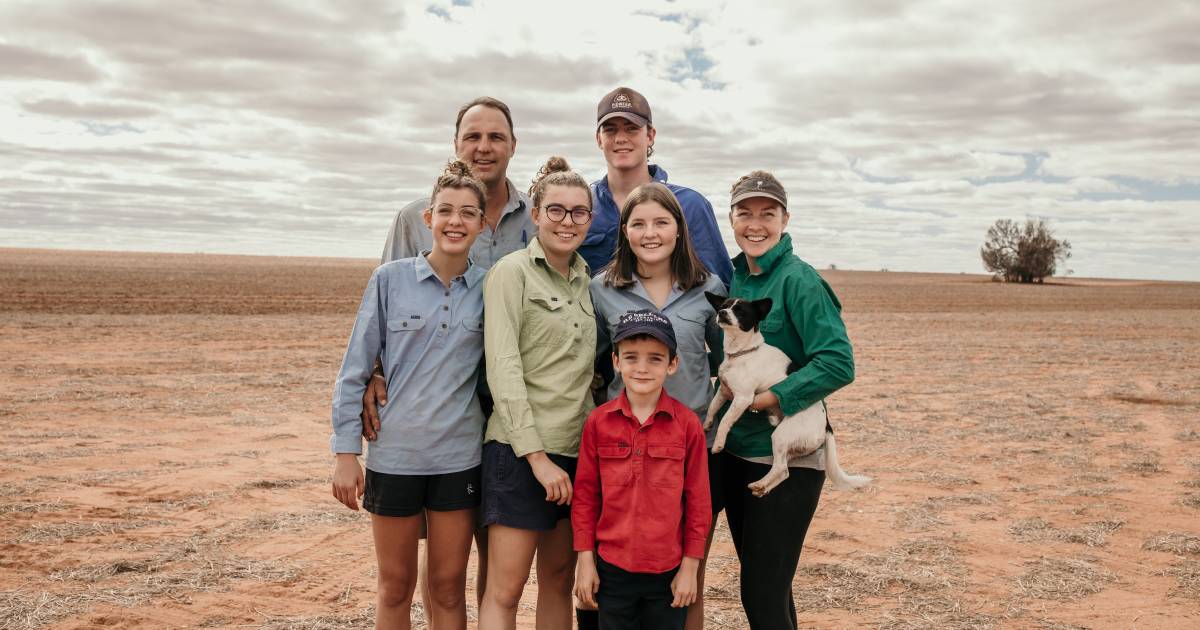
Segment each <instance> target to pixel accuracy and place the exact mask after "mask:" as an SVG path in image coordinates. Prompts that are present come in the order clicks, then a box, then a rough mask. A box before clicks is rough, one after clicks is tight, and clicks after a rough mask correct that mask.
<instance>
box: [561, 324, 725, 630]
mask: <svg viewBox="0 0 1200 630" xmlns="http://www.w3.org/2000/svg"><path fill="white" fill-rule="evenodd" d="M613 343H614V347H615V348H616V350H615V351H614V352H613V368H614V369H615V370H616V371H618V372H620V374H621V378H622V379H623V380H624V382H625V389H624V391H622V392H621V395H620V396H619V397H617V398H616V399H614V400H611V401H609V402H607V403H605V404H603V405H601V406H599V407H597V408H596V409H595V410H594V411H593V412H592V413H591V415H590V416H588V419H587V422H586V423H585V424H584V426H583V436H582V438H581V441H580V445H579V459H578V463H577V468H576V473H575V494H574V497H573V501H572V504H571V527H572V530H573V531H574V538H575V550H576V551H577V552H578V553H579V557H578V561H577V564H576V569H575V571H576V576H575V596H576V597H578V598H579V599H580V600H581V601H582V602H584V603H585V604H588V605H590V606H598V607H599V609H600V613H599V621H600V628H602V629H604V630H625V629H633V628H646V629H649V628H653V629H655V630H658V629H660V628H668V629H670V628H673V629H677V630H682V628H683V625H684V620H685V618H686V615H687V606H688V605H690V604H691V603H692V602H694V601H695V599H696V570H697V567H698V566H699V563H700V560H701V559H702V558H703V557H704V546H705V542H706V540H707V538H708V529H709V526H710V525H711V522H712V511H711V510H712V508H711V506H710V498H709V490H708V453H707V450H706V449H705V445H704V431H703V429H701V428H700V421H699V419H698V418H697V417H696V414H695V413H693V412H692V411H691V410H690V409H688V408H687V406H685V405H684V404H683V403H681V402H679V401H677V400H675V399H674V398H672V397H671V396H670V395H668V394H667V392H666V391H664V390H663V381H665V380H666V378H667V375H668V374H671V373H673V372H674V371H675V370H676V368H677V367H678V363H679V360H678V358H677V357H676V353H675V351H676V342H675V331H674V329H673V328H672V327H671V321H670V320H669V319H667V318H666V317H665V316H664V315H662V314H661V313H658V312H656V311H652V310H648V309H647V310H640V311H632V312H629V313H626V314H625V315H622V316H621V318H620V320H619V323H618V324H617V329H616V333H615V334H614V335H613Z"/></svg>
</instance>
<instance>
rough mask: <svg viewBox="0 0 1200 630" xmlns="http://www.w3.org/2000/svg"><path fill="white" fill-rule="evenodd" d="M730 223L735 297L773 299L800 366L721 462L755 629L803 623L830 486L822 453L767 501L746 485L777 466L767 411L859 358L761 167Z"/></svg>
mask: <svg viewBox="0 0 1200 630" xmlns="http://www.w3.org/2000/svg"><path fill="white" fill-rule="evenodd" d="M730 206H731V209H730V213H729V219H730V223H731V224H732V226H733V235H734V239H735V240H736V241H737V244H738V247H740V248H741V250H742V253H741V254H739V255H738V256H737V257H736V258H734V259H733V267H734V272H733V284H732V286H731V287H730V289H729V295H730V297H735V298H743V299H746V300H758V299H762V298H765V297H769V298H771V300H772V308H771V312H770V314H768V315H767V317H766V318H765V319H763V321H762V323H761V325H760V331H761V332H762V335H763V338H764V340H765V341H766V342H767V343H768V344H770V345H772V346H775V347H777V348H779V349H780V350H783V351H784V353H786V354H787V355H788V357H789V358H790V359H791V360H792V362H793V363H794V364H795V366H797V369H796V370H795V371H793V372H791V373H790V374H789V375H788V377H787V378H786V379H784V380H783V381H781V382H779V383H777V384H776V385H774V386H772V387H771V388H770V389H769V390H767V391H765V392H763V393H761V394H759V395H757V396H756V397H755V399H754V403H753V404H752V405H751V411H748V412H746V413H745V414H744V415H743V416H742V418H741V420H740V421H738V423H737V424H735V425H734V427H733V429H732V430H731V431H730V433H729V439H728V441H727V442H726V447H725V450H724V451H722V452H721V453H720V454H719V455H718V456H717V457H718V458H719V459H720V467H721V484H722V486H723V493H724V497H725V516H726V518H727V519H728V522H729V532H730V534H731V535H732V537H733V543H734V548H735V549H736V550H737V554H738V560H740V561H741V565H742V571H741V596H742V607H743V608H744V609H745V612H746V617H747V620H748V621H749V623H750V627H751V628H752V629H769V630H776V629H779V628H795V627H796V610H795V605H794V603H793V599H792V578H793V577H795V575H796V566H797V564H798V563H799V561H800V549H801V547H803V545H804V536H805V534H806V533H807V532H808V525H809V523H810V522H811V521H812V517H813V514H814V513H815V512H816V509H817V500H818V499H819V498H820V495H821V486H822V485H823V484H824V481H825V472H824V450H823V449H822V450H818V451H817V452H816V453H814V454H812V455H810V456H807V457H800V458H795V459H793V460H791V461H789V462H788V469H789V471H788V472H789V476H788V478H787V479H786V480H785V481H784V482H783V483H781V484H780V485H779V486H778V487H776V488H775V489H774V490H773V491H772V492H771V493H770V494H767V495H766V496H764V497H761V498H759V497H755V496H754V495H753V494H751V493H750V490H749V489H748V488H747V484H749V483H751V482H754V481H757V480H758V479H760V478H762V477H763V475H765V474H766V473H767V471H768V470H770V468H771V431H772V429H773V427H772V426H771V425H770V423H769V422H768V421H767V417H766V414H764V413H760V411H761V410H763V409H768V408H771V407H773V406H775V405H778V406H779V407H780V409H781V410H782V411H783V413H784V415H792V414H795V413H797V412H799V411H801V410H803V409H807V408H808V407H810V406H813V405H822V410H823V409H824V399H825V398H826V397H827V396H829V395H830V394H832V393H833V392H835V391H837V390H838V389H840V388H842V387H844V386H846V385H848V384H850V382H851V381H853V380H854V354H853V351H852V349H851V347H850V340H849V338H848V337H847V336H846V327H845V325H844V324H843V323H842V317H841V304H840V303H839V302H838V299H837V296H835V295H834V294H833V290H832V289H830V288H829V285H828V284H826V283H825V281H824V280H823V279H822V278H821V276H819V275H818V274H817V272H816V271H815V270H814V269H813V268H812V267H811V266H809V265H808V263H806V262H804V261H803V260H800V259H799V258H798V257H797V256H796V255H795V254H793V253H792V239H791V236H790V235H788V234H787V232H786V228H787V222H788V218H789V214H788V210H787V193H786V192H785V191H784V188H783V185H782V184H780V183H779V180H777V179H776V178H775V176H774V175H771V174H770V173H768V172H765V171H753V172H751V173H749V174H748V175H745V176H744V177H742V178H741V179H739V180H738V181H737V183H735V184H734V185H733V190H732V195H731V198H730Z"/></svg>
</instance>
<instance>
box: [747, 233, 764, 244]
mask: <svg viewBox="0 0 1200 630" xmlns="http://www.w3.org/2000/svg"><path fill="white" fill-rule="evenodd" d="M745 239H746V240H747V241H750V242H751V243H761V242H763V241H765V240H767V236H766V235H765V234H755V235H753V236H751V235H749V234H747V235H746V236H745Z"/></svg>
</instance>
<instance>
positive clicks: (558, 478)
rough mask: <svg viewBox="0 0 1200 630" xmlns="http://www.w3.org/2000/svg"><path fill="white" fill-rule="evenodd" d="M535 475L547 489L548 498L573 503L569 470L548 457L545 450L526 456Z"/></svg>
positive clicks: (563, 503)
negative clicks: (560, 466)
mask: <svg viewBox="0 0 1200 630" xmlns="http://www.w3.org/2000/svg"><path fill="white" fill-rule="evenodd" d="M525 460H526V461H528V462H529V467H530V468H532V469H533V476H534V477H536V478H537V480H538V483H540V484H542V487H543V488H545V489H546V500H547V501H550V502H552V503H557V504H559V505H571V493H572V488H571V476H570V475H568V474H567V471H565V470H563V469H561V468H559V467H558V465H557V464H555V463H554V462H552V461H550V458H549V457H546V452H545V451H536V452H533V453H529V454H528V455H526V456H525Z"/></svg>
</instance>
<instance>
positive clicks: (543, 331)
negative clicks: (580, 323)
mask: <svg viewBox="0 0 1200 630" xmlns="http://www.w3.org/2000/svg"><path fill="white" fill-rule="evenodd" d="M527 299H528V306H526V308H525V314H526V315H527V317H526V321H525V326H526V328H527V330H528V333H527V337H526V338H527V339H529V341H530V343H532V344H533V345H535V346H547V345H548V346H556V345H560V344H562V343H563V342H564V341H566V338H567V335H569V334H570V331H569V329H570V328H571V321H570V316H569V315H568V313H567V309H566V308H564V307H565V306H566V305H567V303H566V300H565V299H563V298H560V297H558V296H554V295H550V294H547V293H530V294H529V296H528V298H527Z"/></svg>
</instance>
